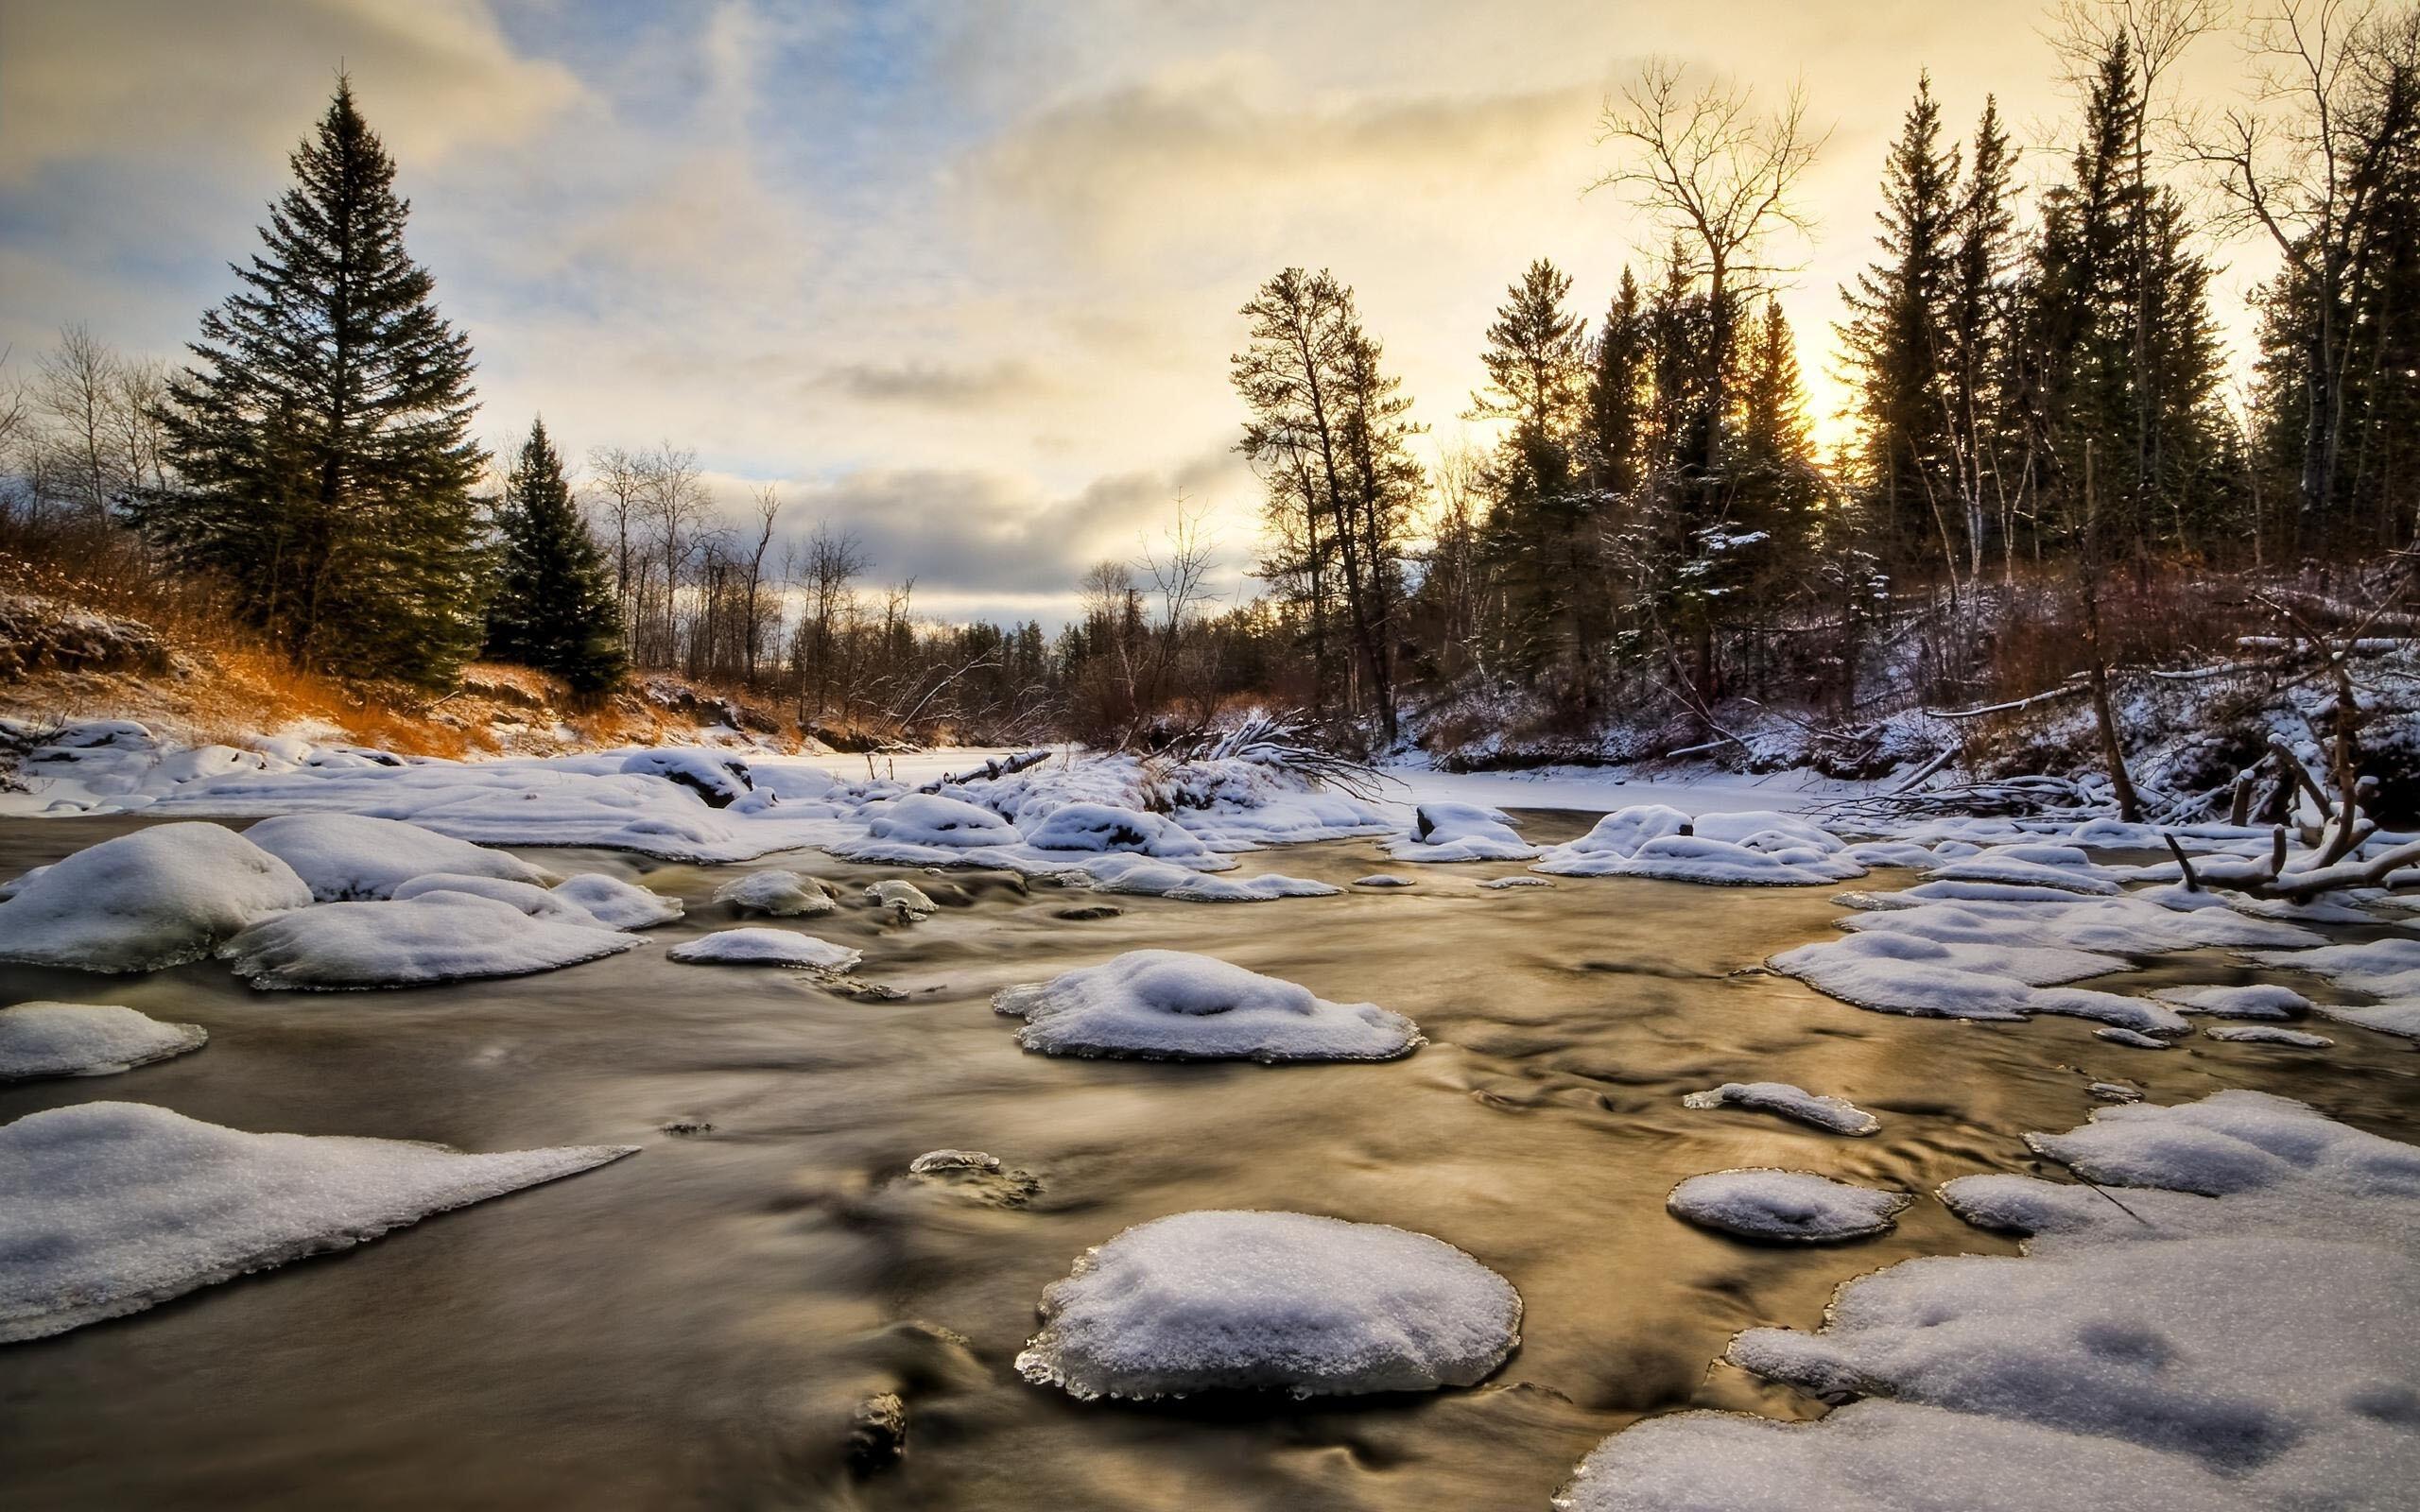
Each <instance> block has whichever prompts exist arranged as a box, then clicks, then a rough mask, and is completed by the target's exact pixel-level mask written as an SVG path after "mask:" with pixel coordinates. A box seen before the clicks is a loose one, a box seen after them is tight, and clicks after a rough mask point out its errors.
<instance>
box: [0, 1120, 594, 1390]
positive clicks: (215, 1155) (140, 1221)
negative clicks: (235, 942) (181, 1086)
mask: <svg viewBox="0 0 2420 1512" xmlns="http://www.w3.org/2000/svg"><path fill="white" fill-rule="evenodd" d="M629 1154H631V1147H630V1146H614V1145H590V1146H584V1147H577V1148H568V1149H551V1150H519V1151H513V1152H510V1153H508V1154H501V1155H464V1154H459V1153H458V1152H456V1151H453V1150H449V1149H446V1148H444V1147H442V1146H441V1145H435V1144H416V1143H405V1142H402V1141H397V1140H372V1139H350V1138H339V1137H334V1136H306V1135H299V1134H250V1133H244V1132H242V1131H239V1130H236V1129H232V1128H221V1127H219V1126H217V1125H212V1124H204V1123H200V1122H198V1121H196V1120H194V1119H190V1118H186V1117H183V1116H182V1115H181V1114H177V1113H172V1112H170V1111H168V1110H167V1109H166V1108H153V1107H149V1106H147V1105H145V1104H141V1103H112V1102H101V1103H80V1104H77V1105H75V1106H73V1107H68V1108H51V1109H49V1110H47V1111H44V1112H40V1113H28V1114H26V1116H25V1117H23V1118H20V1119H18V1120H17V1121H16V1122H14V1123H12V1124H9V1125H0V1212H6V1213H7V1214H8V1215H9V1219H8V1226H7V1229H6V1231H5V1233H0V1343H9V1342H14V1341H17V1340H22V1339H38V1338H43V1337H45V1336H47V1335H49V1334H53V1333H63V1332H67V1331H68V1330H69V1329H74V1328H80V1327H82V1326H83V1325H85V1324H87V1323H94V1322H98V1321H99V1320H101V1319H102V1318H108V1317H116V1316H119V1315H121V1314H127V1313H138V1312H141V1311H142V1310H143V1309H145V1308H147V1307H152V1306H156V1305H157V1304H159V1303H161V1302H164V1301H166V1300H167V1299H168V1298H170V1297H181V1296H182V1295H184V1294H185V1293H187V1292H190V1291H194V1290H196V1289H198V1288H199V1287H203V1286H209V1285H213V1284H216V1282H219V1281H223V1280H232V1279H233V1278H234V1277H237V1276H241V1275H243V1274H244V1273H246V1272H247V1271H255V1270H266V1269H268V1267H270V1266H272V1265H282V1264H284V1263H286V1262H287V1261H290V1260H299V1259H301V1258H302V1257H303V1256H305V1255H313V1254H318V1253H320V1252H322V1251H325V1250H331V1249H344V1248H348V1247H350V1246H354V1245H356V1244H359V1243H361V1242H362V1241H364V1240H368V1239H374V1238H376V1237H377V1236H378V1235H380V1234H383V1233H385V1232H387V1231H388V1230H389V1229H400V1228H402V1227H404V1226H405V1225H406V1224H410V1223H416V1222H418V1221H419V1220H420V1219H422V1218H424V1217H426V1216H428V1215H429V1214H430V1213H432V1212H442V1211H446V1210H447V1209H449V1208H459V1207H463V1206H465V1205H467V1204H469V1203H474V1202H481V1201H485V1200H486V1199H487V1198H489V1197H496V1196H502V1195H503V1194H506V1193H508V1192H514V1191H518V1190H519V1189H521V1188H523V1187H527V1186H534V1185H536V1184H538V1183H539V1182H542V1181H552V1180H554V1179H556V1178H557V1177H566V1176H570V1175H572V1174H574V1173H576V1172H579V1171H585V1170H588V1169H590V1168H591V1167H593V1166H597V1165H602V1164H604V1163H605V1162H606V1161H608V1160H618V1159H619V1158H621V1157H622V1156H625V1155H629Z"/></svg>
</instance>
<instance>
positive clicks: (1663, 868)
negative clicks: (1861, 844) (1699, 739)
mask: <svg viewBox="0 0 2420 1512" xmlns="http://www.w3.org/2000/svg"><path fill="white" fill-rule="evenodd" d="M1530 870H1532V871H1542V872H1546V873H1547V874H1548V875H1551V876H1558V877H1651V878H1655V879H1658V880H1661V881H1665V882H1690V883H1698V884H1701V885H1710V886H1735V887H1803V886H1814V885H1819V884H1824V883H1834V882H1846V881H1848V880H1849V879H1850V878H1852V877H1862V876H1864V875H1865V868H1864V867H1863V866H1861V865H1859V864H1858V862H1857V861H1856V860H1854V859H1852V858H1851V857H1850V855H1849V853H1848V847H1847V846H1845V845H1844V844H1842V843H1841V841H1840V840H1839V839H1838V838H1837V837H1835V836H1833V835H1832V834H1830V833H1826V832H1825V831H1824V829H1823V828H1822V827H1820V826H1818V825H1816V824H1813V823H1810V822H1809V821H1807V820H1806V819H1803V818H1800V817H1797V816H1793V815H1787V814H1774V813H1770V812H1766V811H1762V810H1752V811H1750V812H1747V813H1740V814H1704V815H1700V816H1698V817H1697V818H1695V819H1691V818H1689V817H1688V816H1685V815H1684V814H1682V813H1680V812H1679V811H1678V810H1676V809H1669V808H1666V807H1664V806H1663V805H1661V804H1643V805H1640V806H1637V807H1634V808H1626V809H1621V810H1618V811H1616V812H1615V813H1612V814H1608V815H1606V816H1604V817H1603V818H1601V819H1599V820H1598V821H1597V825H1596V828H1594V829H1592V830H1590V831H1589V832H1588V833H1586V834H1583V835H1582V836H1581V837H1580V838H1579V839H1577V840H1573V841H1570V842H1569V843H1567V844H1564V845H1559V846H1555V847H1552V848H1551V849H1549V850H1548V851H1546V853H1545V855H1544V857H1543V858H1542V859H1541V860H1539V862H1538V863H1537V865H1535V866H1533V867H1531V868H1530Z"/></svg>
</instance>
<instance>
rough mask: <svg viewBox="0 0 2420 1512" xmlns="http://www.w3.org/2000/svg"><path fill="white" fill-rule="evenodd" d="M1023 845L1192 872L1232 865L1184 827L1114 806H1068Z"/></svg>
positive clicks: (1052, 813)
mask: <svg viewBox="0 0 2420 1512" xmlns="http://www.w3.org/2000/svg"><path fill="white" fill-rule="evenodd" d="M1026 843H1027V844H1028V845H1030V846H1032V847H1033V848H1034V849H1035V850H1037V851H1124V852H1128V853H1131V854H1133V855H1145V856H1157V857H1158V858H1160V859H1161V860H1163V861H1171V860H1177V859H1184V860H1186V861H1188V862H1189V863H1191V864H1192V865H1195V866H1207V867H1209V868H1214V869H1223V868H1227V867H1232V866H1234V865H1235V863H1234V862H1232V861H1229V860H1227V859H1225V858H1224V857H1222V856H1216V855H1213V854H1212V853H1211V851H1210V848H1209V847H1208V846H1206V845H1204V844H1202V843H1201V839H1200V838H1199V837H1198V836H1196V835H1195V834H1193V833H1192V832H1190V831H1188V830H1186V829H1185V828H1184V826H1182V825H1180V824H1177V823H1175V822H1174V821H1172V820H1169V819H1167V818H1165V817H1163V816H1160V815H1157V814H1146V813H1144V812H1143V811H1142V810H1140V809H1129V808H1120V807H1118V806H1117V805H1115V804H1114V803H1068V804H1063V805H1062V806H1061V807H1059V808H1055V809H1053V810H1051V811H1050V813H1049V814H1048V815H1046V816H1045V817H1044V818H1043V820H1042V822H1041V823H1039V824H1036V825H1033V826H1031V827H1030V828H1029V829H1028V831H1027V832H1026Z"/></svg>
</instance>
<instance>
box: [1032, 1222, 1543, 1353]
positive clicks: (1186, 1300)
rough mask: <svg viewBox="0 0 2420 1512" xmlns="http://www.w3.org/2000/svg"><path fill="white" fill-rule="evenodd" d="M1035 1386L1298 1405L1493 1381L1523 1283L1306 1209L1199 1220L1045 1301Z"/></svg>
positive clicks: (1395, 1232)
mask: <svg viewBox="0 0 2420 1512" xmlns="http://www.w3.org/2000/svg"><path fill="white" fill-rule="evenodd" d="M1042 1320H1043V1326H1042V1332H1040V1333H1038V1334H1036V1335H1035V1336H1034V1338H1033V1340H1032V1342H1031V1343H1029V1345H1027V1347H1026V1349H1025V1352H1024V1353H1022V1354H1020V1355H1018V1356H1017V1362H1016V1364H1017V1369H1018V1371H1019V1372H1020V1373H1021V1374H1023V1375H1024V1376H1025V1378H1026V1379H1027V1380H1029V1381H1031V1382H1034V1383H1041V1384H1049V1385H1056V1386H1059V1387H1062V1388H1063V1389H1064V1390H1066V1391H1067V1392H1069V1393H1070V1394H1072V1395H1074V1396H1076V1397H1079V1398H1082V1399H1086V1400H1090V1399H1093V1398H1097V1397H1104V1396H1108V1397H1128V1398H1151V1397H1168V1396H1176V1397H1182V1396H1187V1395H1190V1394H1192V1393H1195V1392H1201V1391H1219V1390H1270V1389H1278V1390H1286V1391H1290V1392H1292V1393H1293V1394H1294V1395H1296V1396H1298V1397H1312V1396H1340V1395H1352V1394H1358V1393H1363V1392H1374V1391H1433V1390H1436V1389H1438V1388H1440V1387H1443V1386H1467V1385H1472V1384H1475V1383H1478V1382H1480V1381H1483V1380H1485V1379H1486V1378H1487V1377H1488V1376H1489V1375H1490V1374H1491V1373H1493V1372H1494V1371H1495V1368H1496V1367H1497V1366H1500V1365H1502V1364H1503V1363H1504V1359H1505V1357H1506V1356H1507V1355H1509V1354H1510V1353H1511V1352H1512V1351H1513V1346H1514V1345H1516V1344H1518V1343H1519V1342H1520V1327H1521V1297H1520V1295H1519V1294H1518V1293H1517V1292H1515V1291H1514V1290H1513V1285H1512V1283H1511V1282H1509V1281H1507V1280H1505V1279H1504V1278H1503V1277H1501V1276H1498V1275H1496V1274H1495V1272H1494V1271H1492V1270H1489V1269H1488V1268H1487V1267H1486V1266H1484V1265H1482V1264H1480V1263H1478V1261H1476V1260H1474V1259H1472V1258H1471V1257H1470V1256H1469V1255H1466V1254H1464V1253H1463V1252H1462V1251H1461V1250H1459V1249H1457V1248H1455V1247H1454V1246H1451V1245H1449V1244H1446V1243H1445V1242H1444V1241H1443V1240H1441V1239H1433V1238H1431V1237H1429V1236H1428V1235H1426V1234H1418V1233H1411V1232H1409V1231H1407V1230H1405V1229H1393V1228H1389V1227H1387V1226H1386V1225H1383V1224H1371V1223H1347V1222H1344V1221H1342V1220H1340V1219H1337V1218H1324V1217H1317V1216H1314V1215H1312V1214H1309V1213H1300V1212H1221V1211H1210V1212H1184V1213H1178V1214H1176V1215H1175V1216H1173V1217H1168V1218H1161V1219H1158V1220H1156V1221H1154V1222H1151V1223H1146V1224H1141V1225H1138V1226H1136V1227H1134V1228H1132V1229H1127V1230H1126V1231H1125V1232H1123V1233H1121V1234H1119V1235H1118V1236H1117V1237H1116V1238H1115V1239H1112V1240H1111V1241H1109V1243H1107V1244H1105V1245H1102V1246H1098V1248H1095V1249H1092V1250H1088V1251H1086V1252H1085V1254H1084V1255H1083V1256H1082V1257H1081V1258H1080V1259H1079V1260H1078V1261H1077V1263H1076V1267H1075V1271H1074V1273H1073V1274H1072V1275H1070V1276H1069V1277H1068V1278H1067V1279H1066V1280H1063V1281H1059V1282H1057V1283H1055V1284H1053V1285H1052V1286H1050V1287H1049V1288H1048V1289H1047V1290H1046V1291H1045V1292H1044V1293H1043V1297H1042Z"/></svg>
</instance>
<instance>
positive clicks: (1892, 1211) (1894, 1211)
mask: <svg viewBox="0 0 2420 1512" xmlns="http://www.w3.org/2000/svg"><path fill="white" fill-rule="evenodd" d="M1914 1200H1915V1199H1914V1198H1913V1197H1912V1196H1910V1194H1907V1193H1905V1192H1889V1191H1884V1190H1881V1189H1879V1188H1875V1187H1860V1186H1853V1185H1851V1184H1850V1183H1848V1182H1846V1181H1835V1180H1833V1179H1832V1178H1831V1177H1827V1176H1817V1175H1815V1174H1813V1173H1812V1172H1808V1171H1776V1170H1772V1169H1770V1168H1757V1169H1750V1170H1740V1171H1714V1172H1709V1173H1708V1174H1706V1175H1704V1176H1693V1177H1689V1178H1688V1179H1687V1180H1685V1181H1684V1182H1682V1183H1681V1184H1680V1185H1679V1186H1676V1187H1674V1188H1673V1189H1672V1194H1671V1195H1670V1196H1668V1197H1667V1198H1665V1199H1664V1205H1665V1206H1666V1207H1667V1208H1669V1209H1670V1210H1671V1211H1672V1212H1673V1213H1674V1214H1675V1215H1676V1216H1679V1217H1682V1218H1685V1219H1687V1220H1688V1221H1689V1222H1691V1223H1693V1224H1696V1225H1698V1226H1699V1227H1700V1228H1702V1229H1720V1230H1721V1231H1722V1232H1724V1233H1728V1234H1737V1235H1739V1236H1741V1237H1742V1238H1746V1239H1764V1240H1772V1241H1775V1242H1778V1243H1782V1244H1792V1245H1824V1244H1837V1243H1840V1242H1841V1241H1843V1240H1849V1239H1865V1238H1869V1237H1871V1236H1873V1235H1875V1234H1878V1233H1881V1232H1883V1231H1885V1230H1886V1229H1890V1228H1891V1227H1892V1226H1893V1224H1895V1223H1896V1222H1897V1221H1898V1214H1899V1211H1900V1210H1901V1209H1903V1208H1905V1207H1907V1205H1908V1204H1909V1203H1910V1202H1912V1201H1914Z"/></svg>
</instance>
